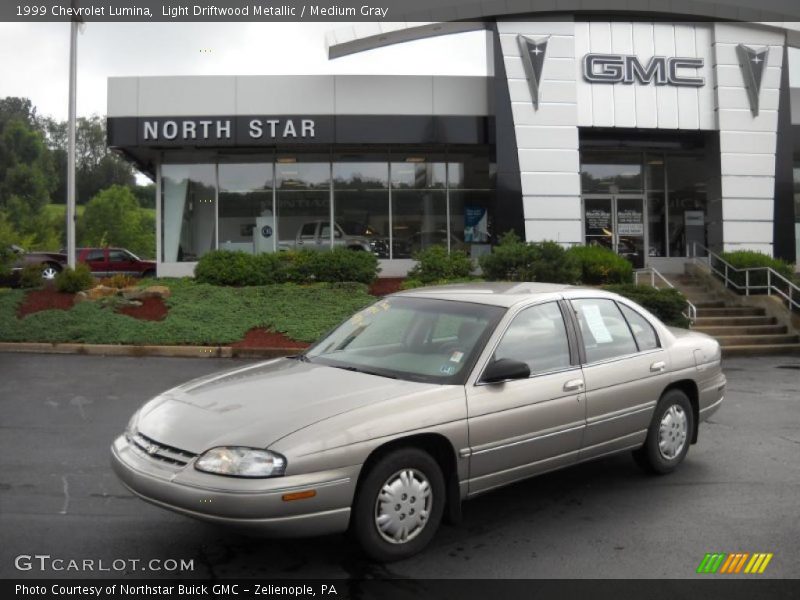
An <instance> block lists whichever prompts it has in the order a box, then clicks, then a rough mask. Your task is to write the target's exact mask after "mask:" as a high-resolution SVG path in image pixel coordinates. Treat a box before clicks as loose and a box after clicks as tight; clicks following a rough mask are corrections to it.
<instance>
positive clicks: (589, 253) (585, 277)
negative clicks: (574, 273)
mask: <svg viewBox="0 0 800 600" xmlns="http://www.w3.org/2000/svg"><path fill="white" fill-rule="evenodd" d="M567 254H568V255H570V256H572V257H573V258H574V259H575V260H576V261H577V264H578V267H579V269H580V282H581V283H583V284H585V285H603V284H609V283H630V282H631V279H632V278H633V265H631V263H630V262H629V261H627V260H626V259H624V258H622V257H621V256H620V255H619V254H617V253H616V252H614V251H613V250H610V249H608V248H606V247H605V246H573V247H572V248H570V249H569V250H567Z"/></svg>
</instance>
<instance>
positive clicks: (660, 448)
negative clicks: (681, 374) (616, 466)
mask: <svg viewBox="0 0 800 600" xmlns="http://www.w3.org/2000/svg"><path fill="white" fill-rule="evenodd" d="M693 431H694V412H693V411H692V403H691V402H690V401H689V398H688V396H687V395H686V394H685V393H684V392H682V391H681V390H678V389H674V390H669V391H668V392H666V393H665V394H664V395H663V396H662V397H661V399H660V400H659V401H658V404H657V405H656V410H655V413H654V414H653V420H652V422H651V423H650V427H649V429H648V430H647V439H645V442H644V446H642V447H641V448H639V449H638V450H636V451H635V452H634V453H633V457H634V459H636V462H637V464H638V465H639V466H640V467H642V468H643V469H644V470H646V471H649V472H651V473H658V474H665V473H671V472H672V471H674V470H675V469H676V468H677V466H678V465H679V464H680V463H681V462H682V461H683V459H684V457H685V456H686V453H687V452H688V451H689V444H690V443H691V442H690V440H691V435H692V432H693Z"/></svg>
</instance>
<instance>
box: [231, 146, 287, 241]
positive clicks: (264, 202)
mask: <svg viewBox="0 0 800 600" xmlns="http://www.w3.org/2000/svg"><path fill="white" fill-rule="evenodd" d="M272 204H273V198H272V163H271V162H269V163H220V165H219V225H218V227H219V234H218V235H219V247H220V249H223V250H240V251H242V252H247V253H250V254H255V253H258V252H273V251H274V250H275V238H276V236H275V234H274V230H275V217H274V207H273V205H272Z"/></svg>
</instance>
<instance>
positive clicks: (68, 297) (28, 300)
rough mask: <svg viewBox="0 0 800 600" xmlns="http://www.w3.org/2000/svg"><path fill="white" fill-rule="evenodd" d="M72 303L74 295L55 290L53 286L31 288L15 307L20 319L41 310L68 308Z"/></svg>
mask: <svg viewBox="0 0 800 600" xmlns="http://www.w3.org/2000/svg"><path fill="white" fill-rule="evenodd" d="M74 303H75V296H74V295H72V294H67V293H65V292H59V291H56V289H55V288H53V287H45V288H42V289H40V290H31V291H30V292H28V293H27V294H25V298H24V299H23V300H22V302H21V303H20V305H19V307H17V317H18V318H20V319H21V318H23V317H25V316H27V315H30V314H33V313H36V312H39V311H42V310H53V309H55V310H69V309H70V308H72V305H73V304H74Z"/></svg>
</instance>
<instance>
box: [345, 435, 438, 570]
mask: <svg viewBox="0 0 800 600" xmlns="http://www.w3.org/2000/svg"><path fill="white" fill-rule="evenodd" d="M444 504H445V485H444V476H443V475H442V470H441V469H440V468H439V464H438V463H437V462H436V461H435V460H434V459H433V458H432V457H431V456H430V455H429V454H428V453H426V452H424V451H422V450H419V449H416V448H403V449H400V450H395V451H394V452H391V453H390V454H387V455H386V456H384V457H383V458H381V459H380V460H379V461H378V462H377V463H376V464H375V465H374V466H373V467H372V468H371V469H370V471H369V473H368V474H367V476H366V478H365V479H364V481H363V482H362V484H361V485H360V487H359V489H358V492H357V494H356V498H355V502H354V504H353V517H352V522H351V527H352V530H353V533H354V534H355V537H356V539H357V540H358V542H359V544H360V545H361V547H362V548H363V549H364V552H366V553H367V555H369V556H370V557H371V558H373V559H375V560H378V561H382V562H389V561H393V560H400V559H402V558H406V557H409V556H412V555H414V554H416V553H417V552H419V551H420V550H422V549H423V548H424V547H425V546H427V545H428V543H429V542H430V541H431V539H432V538H433V536H434V534H435V533H436V530H437V529H438V527H439V523H440V522H441V520H442V513H443V512H444Z"/></svg>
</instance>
